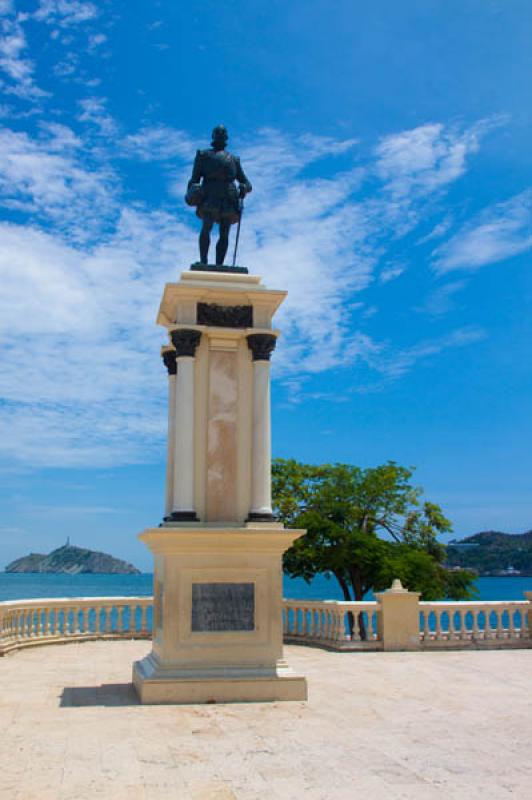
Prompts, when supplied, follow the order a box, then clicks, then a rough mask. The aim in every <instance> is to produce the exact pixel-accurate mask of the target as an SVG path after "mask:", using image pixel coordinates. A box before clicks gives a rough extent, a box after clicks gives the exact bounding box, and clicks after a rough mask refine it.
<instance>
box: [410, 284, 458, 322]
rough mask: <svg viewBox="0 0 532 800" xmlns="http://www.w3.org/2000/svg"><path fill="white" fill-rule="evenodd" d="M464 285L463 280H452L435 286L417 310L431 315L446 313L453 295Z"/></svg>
mask: <svg viewBox="0 0 532 800" xmlns="http://www.w3.org/2000/svg"><path fill="white" fill-rule="evenodd" d="M465 285H466V282H465V281H452V282H451V283H446V284H444V285H443V286H437V287H436V288H435V289H434V290H433V291H432V292H431V293H430V294H429V296H428V297H427V299H426V300H425V302H424V303H423V305H420V306H418V307H417V309H416V310H417V311H420V312H422V313H424V314H429V315H430V316H433V317H438V316H442V315H443V314H447V313H448V312H449V311H450V310H451V309H452V308H453V305H454V296H455V295H456V294H457V293H458V292H459V291H461V289H463V288H464V286H465Z"/></svg>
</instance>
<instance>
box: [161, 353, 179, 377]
mask: <svg viewBox="0 0 532 800" xmlns="http://www.w3.org/2000/svg"><path fill="white" fill-rule="evenodd" d="M161 355H162V359H163V361H164V366H165V367H166V369H167V370H168V374H169V375H175V374H176V372H177V363H176V353H175V350H163V352H162V353H161Z"/></svg>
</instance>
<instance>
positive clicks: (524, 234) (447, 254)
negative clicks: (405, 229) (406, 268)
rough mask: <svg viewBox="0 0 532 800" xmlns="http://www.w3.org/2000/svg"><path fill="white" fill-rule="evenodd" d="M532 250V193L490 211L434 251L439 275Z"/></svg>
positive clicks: (496, 206) (515, 198) (526, 192)
mask: <svg viewBox="0 0 532 800" xmlns="http://www.w3.org/2000/svg"><path fill="white" fill-rule="evenodd" d="M531 247H532V190H528V191H525V192H522V193H521V194H518V195H516V196H515V197H512V198H511V199H510V200H508V201H506V202H504V203H498V204H497V205H495V206H491V207H490V208H488V209H486V210H485V211H484V212H483V213H482V214H480V216H479V217H478V218H477V219H476V220H473V221H472V222H470V223H468V224H466V225H465V226H464V227H463V228H462V229H461V230H460V231H458V233H457V234H455V235H454V236H452V237H451V239H449V240H448V241H447V242H445V243H444V244H442V245H441V246H440V247H438V248H436V250H434V251H433V263H434V268H435V269H436V271H437V272H440V273H441V272H450V271H453V270H460V269H462V270H476V269H479V268H480V267H483V266H484V265H486V264H491V263H493V262H495V261H502V260H504V259H507V258H511V257H512V256H515V255H518V254H519V253H523V252H524V251H525V250H529V249H530V248H531Z"/></svg>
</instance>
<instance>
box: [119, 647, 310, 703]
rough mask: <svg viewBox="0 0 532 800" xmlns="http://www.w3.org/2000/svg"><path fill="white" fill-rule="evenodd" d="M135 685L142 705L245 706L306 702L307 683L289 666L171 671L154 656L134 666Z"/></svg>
mask: <svg viewBox="0 0 532 800" xmlns="http://www.w3.org/2000/svg"><path fill="white" fill-rule="evenodd" d="M133 683H134V685H135V688H136V690H137V693H138V696H139V698H140V701H141V703H145V704H150V705H151V704H164V703H176V704H193V703H245V702H272V701H274V700H306V699H307V682H306V680H305V678H303V677H302V676H301V675H296V674H295V673H294V672H292V670H291V669H290V668H289V667H288V666H287V665H283V664H280V665H278V667H277V669H275V670H274V671H272V670H268V669H265V670H261V669H260V668H255V669H250V668H242V669H237V668H230V669H227V668H223V669H219V670H216V669H211V670H194V671H186V670H170V669H165V668H163V667H162V666H161V665H160V664H158V663H157V661H156V659H155V658H154V657H153V654H150V655H149V656H146V658H144V659H142V661H136V662H135V663H134V664H133Z"/></svg>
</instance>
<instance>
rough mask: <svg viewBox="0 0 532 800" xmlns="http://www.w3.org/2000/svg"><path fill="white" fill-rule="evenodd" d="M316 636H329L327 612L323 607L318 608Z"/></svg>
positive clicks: (324, 637)
mask: <svg viewBox="0 0 532 800" xmlns="http://www.w3.org/2000/svg"><path fill="white" fill-rule="evenodd" d="M316 638H318V639H326V638H327V612H326V611H324V610H323V608H320V609H319V610H318V617H317V629H316Z"/></svg>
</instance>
